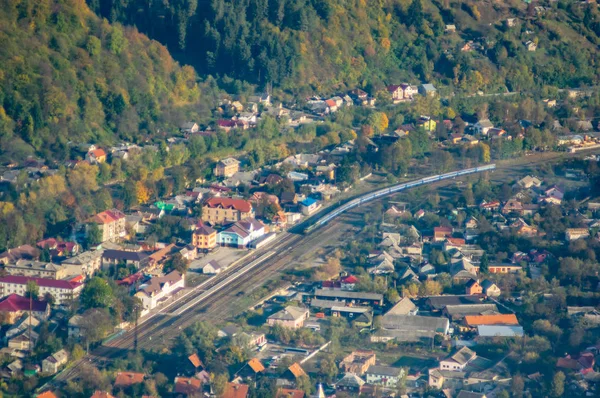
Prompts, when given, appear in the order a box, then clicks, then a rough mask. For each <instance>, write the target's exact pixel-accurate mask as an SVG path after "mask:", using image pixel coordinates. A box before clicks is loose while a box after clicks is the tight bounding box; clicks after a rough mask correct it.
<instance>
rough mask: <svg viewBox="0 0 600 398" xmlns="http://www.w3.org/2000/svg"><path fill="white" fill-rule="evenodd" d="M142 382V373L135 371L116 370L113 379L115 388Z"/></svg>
mask: <svg viewBox="0 0 600 398" xmlns="http://www.w3.org/2000/svg"><path fill="white" fill-rule="evenodd" d="M143 382H144V374H143V373H137V372H118V373H117V378H116V379H115V387H116V388H128V387H131V386H132V385H134V384H139V383H143Z"/></svg>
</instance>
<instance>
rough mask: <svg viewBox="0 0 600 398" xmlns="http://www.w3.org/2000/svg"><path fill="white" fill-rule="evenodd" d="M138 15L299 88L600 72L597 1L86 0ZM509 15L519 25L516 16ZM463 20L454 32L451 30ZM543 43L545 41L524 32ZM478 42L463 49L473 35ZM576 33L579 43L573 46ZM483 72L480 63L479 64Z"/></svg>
mask: <svg viewBox="0 0 600 398" xmlns="http://www.w3.org/2000/svg"><path fill="white" fill-rule="evenodd" d="M89 2H90V4H91V5H92V8H93V9H95V10H96V11H97V12H99V13H101V15H104V16H105V17H107V18H111V20H116V21H120V22H122V23H124V24H130V25H135V26H137V27H138V28H139V29H140V30H141V31H143V32H146V33H148V34H149V35H150V36H151V37H153V38H156V39H157V40H159V41H161V42H162V43H165V44H166V45H167V46H168V47H169V49H170V50H171V51H173V52H174V54H176V56H178V57H181V59H185V60H186V62H190V63H191V64H193V65H194V66H195V67H196V68H197V70H198V71H199V72H200V73H212V74H218V75H229V76H233V77H236V78H239V79H243V80H247V81H250V82H254V83H258V84H261V85H266V84H270V83H272V84H274V85H275V86H279V87H281V88H283V89H284V91H286V92H288V93H290V94H313V93H315V92H320V91H328V92H330V91H335V90H339V89H342V88H349V87H355V86H357V85H358V86H362V87H365V88H367V89H375V90H378V89H381V88H382V87H383V86H384V85H386V84H393V83H398V82H399V81H402V80H412V81H417V80H420V81H432V82H434V83H437V84H442V85H445V86H448V87H450V88H451V89H453V90H459V91H464V92H470V93H472V92H475V91H478V90H485V91H498V90H504V89H506V88H507V87H508V88H509V89H511V90H522V89H532V88H537V87H539V86H541V85H550V86H557V87H566V86H576V85H582V84H590V83H592V82H594V81H597V79H598V77H599V72H598V69H597V68H596V67H595V65H596V63H597V61H598V52H599V49H598V43H599V35H600V17H599V13H598V10H597V8H596V7H594V6H587V5H585V4H580V3H579V2H571V1H558V2H553V3H552V6H551V7H548V9H546V10H545V11H544V8H543V7H542V9H541V11H540V10H536V8H535V7H534V6H535V4H531V5H529V6H528V5H527V4H526V3H525V2H523V1H521V0H508V1H498V0H484V1H475V0H466V1H465V0H461V1H458V0H377V1H375V0H369V1H366V0H293V1H292V0H244V1H240V0H211V1H205V0H177V1H170V2H164V1H162V0H150V1H147V0H130V1H127V2H122V1H117V0H89ZM507 18H516V19H517V22H518V23H517V24H516V26H514V27H508V26H507V25H506V24H505V21H506V19H507ZM450 24H455V25H456V26H457V32H456V33H449V32H445V29H444V28H445V25H450ZM529 40H531V41H534V42H536V43H538V44H539V47H538V50H537V51H536V52H530V51H528V50H527V48H526V47H525V45H524V43H525V42H527V41H529ZM469 41H474V42H475V43H478V44H481V46H480V47H478V48H477V49H476V50H475V51H467V52H464V51H461V48H462V47H463V46H464V45H465V43H467V42H469ZM573 43H577V46H573ZM476 72H478V73H476Z"/></svg>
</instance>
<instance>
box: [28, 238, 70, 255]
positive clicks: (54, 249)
mask: <svg viewBox="0 0 600 398" xmlns="http://www.w3.org/2000/svg"><path fill="white" fill-rule="evenodd" d="M36 245H37V247H39V248H40V249H47V250H49V251H50V255H52V256H58V257H64V256H74V255H75V254H77V252H79V245H78V244H77V243H75V242H62V241H58V240H56V239H54V238H48V239H44V240H41V241H39V242H38V243H36Z"/></svg>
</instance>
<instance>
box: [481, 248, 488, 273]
mask: <svg viewBox="0 0 600 398" xmlns="http://www.w3.org/2000/svg"><path fill="white" fill-rule="evenodd" d="M489 266H490V260H489V258H488V255H487V253H483V256H481V262H480V263H479V272H480V273H487V272H488V271H489Z"/></svg>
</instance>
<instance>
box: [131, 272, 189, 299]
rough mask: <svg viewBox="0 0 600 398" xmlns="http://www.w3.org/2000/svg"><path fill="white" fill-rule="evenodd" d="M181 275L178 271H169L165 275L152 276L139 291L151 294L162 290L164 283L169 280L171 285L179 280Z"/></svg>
mask: <svg viewBox="0 0 600 398" xmlns="http://www.w3.org/2000/svg"><path fill="white" fill-rule="evenodd" d="M181 278H182V275H181V274H180V273H179V272H178V271H171V272H170V273H168V274H167V275H165V276H159V277H154V278H152V279H150V281H149V282H148V284H147V285H145V286H144V287H142V288H141V289H140V291H142V292H144V293H146V294H147V295H148V296H153V295H154V294H156V293H158V292H159V291H161V290H162V287H163V285H164V284H165V283H167V282H169V283H170V284H171V285H173V284H175V283H177V282H179V281H180V280H181Z"/></svg>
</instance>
